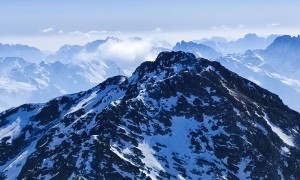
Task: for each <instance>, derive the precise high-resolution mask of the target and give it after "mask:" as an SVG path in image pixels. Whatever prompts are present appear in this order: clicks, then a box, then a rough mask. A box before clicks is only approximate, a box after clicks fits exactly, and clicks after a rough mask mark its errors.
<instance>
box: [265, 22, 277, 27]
mask: <svg viewBox="0 0 300 180" xmlns="http://www.w3.org/2000/svg"><path fill="white" fill-rule="evenodd" d="M279 25H280V24H279V23H270V24H267V26H269V27H274V26H279Z"/></svg>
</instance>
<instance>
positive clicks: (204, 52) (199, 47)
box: [173, 41, 222, 60]
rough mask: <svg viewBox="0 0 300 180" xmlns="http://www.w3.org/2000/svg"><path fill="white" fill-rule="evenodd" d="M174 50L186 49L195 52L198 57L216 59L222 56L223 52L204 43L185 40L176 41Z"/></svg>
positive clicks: (185, 50)
mask: <svg viewBox="0 0 300 180" xmlns="http://www.w3.org/2000/svg"><path fill="white" fill-rule="evenodd" d="M173 51H184V52H189V53H193V54H195V55H196V56H197V57H202V58H207V59H212V60H215V59H217V58H219V57H221V56H222V54H221V53H219V52H217V51H216V50H214V49H213V48H211V47H209V46H206V45H203V44H197V43H194V42H191V41H190V42H185V41H181V42H178V43H176V45H175V46H174V47H173Z"/></svg>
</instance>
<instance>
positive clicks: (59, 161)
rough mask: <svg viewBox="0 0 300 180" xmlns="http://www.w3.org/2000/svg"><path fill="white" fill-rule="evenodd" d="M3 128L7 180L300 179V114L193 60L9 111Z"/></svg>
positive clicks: (179, 56) (160, 62) (162, 63)
mask: <svg viewBox="0 0 300 180" xmlns="http://www.w3.org/2000/svg"><path fill="white" fill-rule="evenodd" d="M0 126H1V128H0V149H1V152H4V154H3V153H1V156H0V171H1V172H2V173H1V177H2V178H5V177H6V178H14V177H17V179H36V178H42V177H44V178H46V179H49V178H53V179H68V178H70V179H84V178H87V179H104V178H105V179H132V178H137V179H182V178H185V179H198V178H200V179H246V178H252V179H283V178H285V179H298V178H299V177H300V170H299V166H300V161H299V160H300V151H299V149H298V148H299V147H300V144H299V143H300V138H299V137H300V136H299V131H300V130H299V126H300V114H299V113H297V112H295V111H293V110H290V109H289V108H288V107H287V106H285V105H284V104H283V103H282V101H281V100H280V99H279V98H278V96H277V95H275V94H273V93H270V92H269V91H267V90H265V89H262V88H260V87H259V86H257V85H256V84H254V83H252V82H250V81H248V80H246V79H244V78H241V77H239V76H238V75H236V74H235V73H232V72H231V71H229V70H227V69H225V68H224V67H223V66H221V65H220V64H219V63H218V62H212V61H208V60H206V59H197V58H196V57H195V56H194V55H193V54H190V53H184V52H163V53H161V54H160V55H159V56H158V57H157V59H156V61H154V62H145V63H143V64H141V65H140V66H139V67H138V68H137V69H136V71H135V72H134V73H133V75H132V76H131V77H129V78H126V77H122V76H116V77H113V78H110V79H107V80H106V81H105V82H103V83H101V84H100V85H99V86H97V87H95V88H93V89H91V90H88V91H86V92H80V93H78V94H72V95H67V96H63V97H59V98H56V99H54V100H52V101H50V102H48V103H47V104H36V105H33V104H31V105H30V104H29V105H23V106H21V107H19V108H15V109H10V110H7V111H5V112H3V113H2V114H0ZM8 130H10V131H8ZM4 132H6V133H4Z"/></svg>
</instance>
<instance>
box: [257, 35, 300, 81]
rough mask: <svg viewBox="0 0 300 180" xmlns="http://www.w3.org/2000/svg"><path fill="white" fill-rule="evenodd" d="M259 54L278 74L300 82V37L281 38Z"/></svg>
mask: <svg viewBox="0 0 300 180" xmlns="http://www.w3.org/2000/svg"><path fill="white" fill-rule="evenodd" d="M259 54H260V55H261V56H262V57H263V58H264V59H265V60H266V61H267V62H268V63H269V64H270V65H272V67H274V69H276V70H277V71H278V72H280V73H283V74H285V75H287V76H290V77H293V78H296V79H298V80H300V36H297V37H292V36H288V35H285V36H281V37H278V38H276V39H275V41H274V42H273V43H272V44H271V45H270V46H268V47H267V48H266V49H265V50H262V51H259Z"/></svg>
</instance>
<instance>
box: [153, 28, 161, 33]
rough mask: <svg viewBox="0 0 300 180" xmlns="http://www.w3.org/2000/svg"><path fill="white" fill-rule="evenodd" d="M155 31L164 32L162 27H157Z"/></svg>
mask: <svg viewBox="0 0 300 180" xmlns="http://www.w3.org/2000/svg"><path fill="white" fill-rule="evenodd" d="M154 32H162V29H161V28H160V27H157V28H155V29H154Z"/></svg>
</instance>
